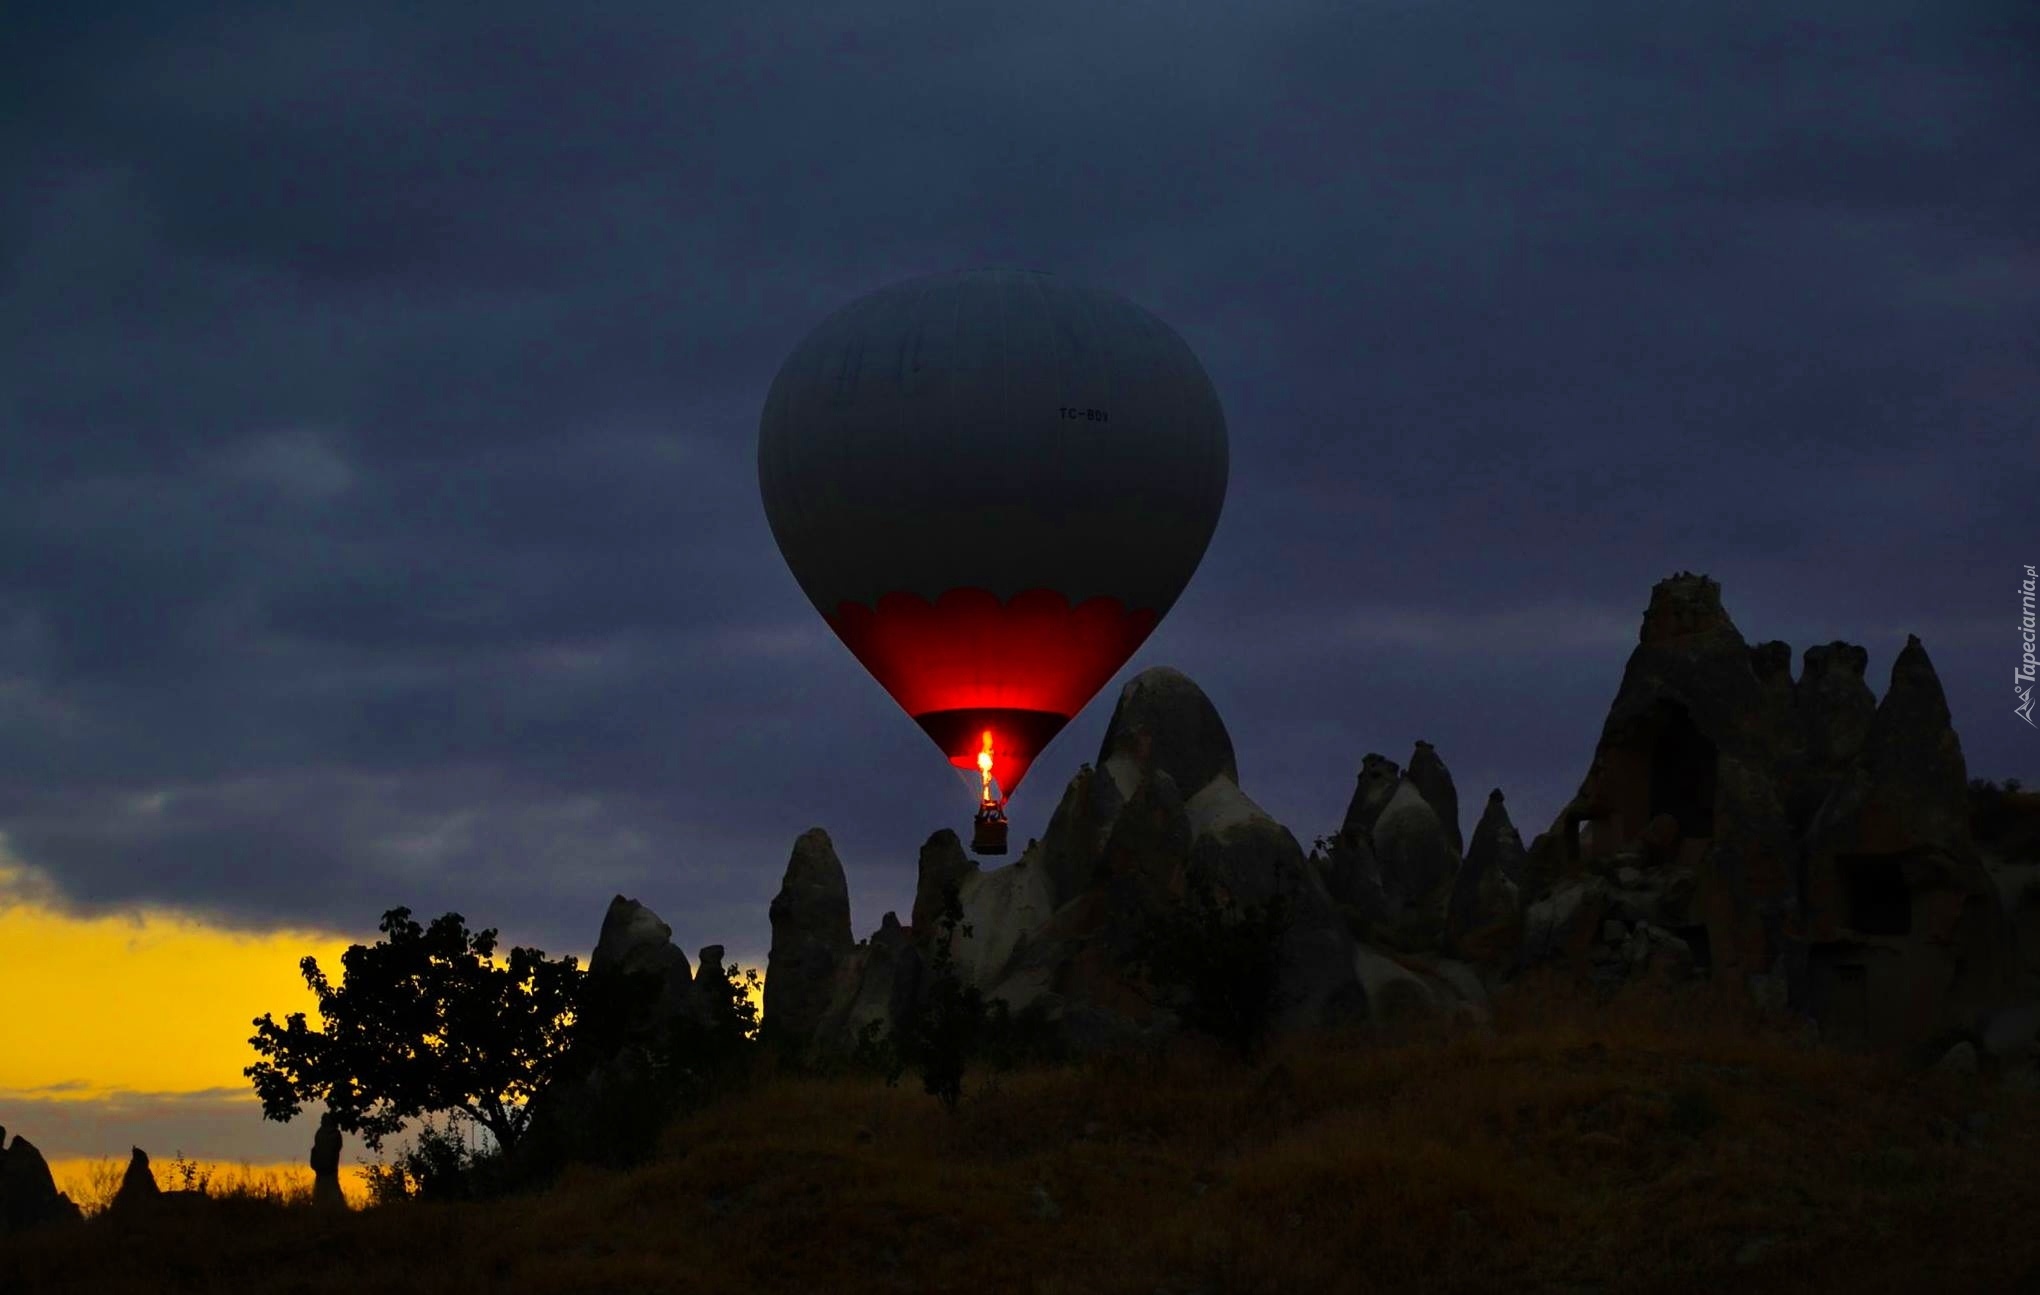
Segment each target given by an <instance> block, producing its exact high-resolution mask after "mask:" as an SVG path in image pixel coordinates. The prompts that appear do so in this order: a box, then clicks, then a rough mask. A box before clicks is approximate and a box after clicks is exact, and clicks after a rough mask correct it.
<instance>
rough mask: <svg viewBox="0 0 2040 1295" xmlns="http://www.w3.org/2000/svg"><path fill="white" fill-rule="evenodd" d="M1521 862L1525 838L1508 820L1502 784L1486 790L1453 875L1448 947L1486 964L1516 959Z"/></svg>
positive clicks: (1500, 964) (1505, 964)
mask: <svg viewBox="0 0 2040 1295" xmlns="http://www.w3.org/2000/svg"><path fill="white" fill-rule="evenodd" d="M1522 867H1523V838H1522V837H1520V836H1518V835H1517V834H1516V828H1515V825H1514V824H1512V823H1511V822H1509V811H1508V810H1507V809H1506V808H1505V807H1504V806H1503V804H1502V789H1501V788H1499V787H1497V788H1495V789H1494V790H1493V791H1491V792H1489V793H1488V799H1487V808H1485V809H1484V810H1482V811H1481V816H1480V822H1479V823H1477V824H1476V825H1475V826H1474V829H1473V843H1472V844H1471V845H1470V846H1468V847H1467V851H1466V861H1465V862H1464V863H1462V864H1460V865H1459V873H1458V875H1457V876H1456V877H1454V878H1453V881H1452V894H1451V897H1450V898H1449V899H1448V900H1447V901H1446V908H1445V947H1446V949H1447V950H1448V951H1449V952H1452V953H1455V954H1457V955H1458V956H1460V957H1463V958H1465V959H1467V960H1468V961H1470V962H1474V963H1476V964H1479V965H1481V966H1484V967H1491V968H1496V969H1501V968H1505V967H1508V966H1510V965H1511V964H1512V963H1513V962H1514V961H1515V956H1516V949H1517V947H1518V945H1519V944H1520V942H1521V925H1522V904H1521V900H1520V896H1519V893H1518V890H1517V884H1516V878H1517V876H1518V875H1520V874H1521V872H1522Z"/></svg>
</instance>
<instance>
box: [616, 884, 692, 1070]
mask: <svg viewBox="0 0 2040 1295" xmlns="http://www.w3.org/2000/svg"><path fill="white" fill-rule="evenodd" d="M588 975H589V977H590V980H591V983H592V984H594V985H596V986H598V988H597V989H596V991H595V992H598V993H602V992H609V993H613V994H620V995H622V996H623V997H625V998H627V999H628V1000H629V1002H630V1007H629V1008H628V1010H627V1019H626V1020H624V1021H622V1022H620V1023H619V1028H620V1030H621V1033H622V1034H623V1035H624V1036H626V1037H630V1038H644V1037H647V1036H649V1035H650V1034H652V1033H654V1032H656V1030H657V1029H658V1028H659V1027H660V1026H662V1025H664V1024H666V1023H668V1022H674V1021H687V1022H692V1023H695V1024H703V1023H705V1022H706V1020H707V1017H706V1014H705V1012H704V1010H703V1007H702V1004H701V1003H700V1002H699V1001H698V999H697V996H696V994H695V990H694V978H693V974H692V972H691V970H690V969H689V967H688V965H687V955H686V954H685V953H682V952H681V951H680V947H679V946H678V945H676V944H674V943H673V928H672V927H670V926H668V925H667V924H666V923H665V922H663V921H661V920H660V919H659V915H658V914H657V913H654V912H653V911H652V910H651V909H649V908H647V907H645V906H644V905H643V904H641V903H639V902H638V901H637V900H635V899H626V898H625V897H624V896H622V895H618V896H616V897H615V898H613V899H611V900H610V901H609V911H608V912H607V913H606V914H604V915H603V918H602V934H601V936H600V937H599V938H598V939H597V940H596V942H595V951H594V953H592V954H590V955H589V958H588ZM626 985H628V986H629V988H628V989H625V988H624V986H626Z"/></svg>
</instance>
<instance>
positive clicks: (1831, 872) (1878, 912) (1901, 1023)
mask: <svg viewBox="0 0 2040 1295" xmlns="http://www.w3.org/2000/svg"><path fill="white" fill-rule="evenodd" d="M1806 856H1807V857H1806V870H1805V896H1806V903H1805V912H1804V914H1803V920H1802V922H1801V924H1800V926H1799V929H1798V931H1797V932H1796V934H1798V935H1799V936H1800V937H1801V938H1802V939H1803V940H1804V941H1805V942H1806V945H1807V952H1808V963H1807V973H1806V974H1807V980H1806V987H1805V994H1804V1000H1805V1003H1806V1006H1807V1009H1808V1010H1809V1011H1810V1012H1811V1013H1812V1014H1813V1015H1814V1016H1815V1017H1816V1018H1817V1019H1819V1020H1820V1021H1821V1024H1822V1031H1823V1035H1824V1036H1825V1037H1828V1038H1831V1039H1834V1040H1836V1041H1838V1042H1845V1043H1852V1044H1861V1045H1868V1046H1872V1047H1894V1046H1895V1047H1930V1046H1932V1045H1933V1044H1934V1043H1935V1042H1936V1041H1937V1040H1939V1041H1941V1042H1942V1044H1943V1046H1945V1038H1944V1036H1948V1035H1950V1034H1953V1033H1960V1032H1968V1031H1972V1030H1973V1029H1974V1028H1975V1027H1976V1026H1977V1024H1978V1023H1979V1022H1980V1021H1981V1019H1982V1018H1983V1017H1984V1016H1985V1015H1986V1014H1987V1013H1988V1012H1989V1011H1990V1010H1992V1009H1993V1008H1995V1007H1997V1006H1999V1005H2000V1004H2001V1003H2002V1000H2003V998H2004V997H2005V995H2006V993H2007V991H2008V990H2009V989H2010V987H2011V986H2012V984H2013V981H2014V979H2015V976H2016V974H2017V970H2018V963H2017V949H2016V947H2015V939H2016V937H2015V934H2014V931H2013V928H2012V920H2011V917H2010V916H2009V915H2008V914H2007V913H2006V911H2005V908H2004V903H2003V899H2002V897H2001V895H2000V894H1999V892H1998V889H1997V887H1996V885H1995V884H1994V882H1993V881H1992V879H1991V877H1990V875H1989V873H1988V872H1986V871H1985V869H1984V866H1983V862H1982V860H1981V858H1980V857H1979V856H1978V853H1977V851H1976V848H1975V844H1974V842H1973V840H1972V839H1971V835H1970V829H1969V800H1968V773H1967V770H1966V768H1965V765H1964V762H1963V759H1962V745H1961V742H1960V741H1959V740H1958V739H1957V737H1956V735H1955V730H1954V728H1953V727H1952V725H1951V724H1950V722H1949V716H1948V703H1947V699H1946V697H1945V696H1944V694H1943V693H1942V690H1941V682H1940V679H1939V678H1938V677H1937V676H1936V675H1935V673H1934V667H1933V663H1932V662H1931V661H1929V660H1928V658H1927V653H1926V649H1925V648H1924V647H1922V646H1921V644H1920V641H1919V639H1918V638H1909V639H1908V640H1907V642H1906V646H1905V649H1904V651H1902V652H1900V653H1899V655H1898V659H1897V660H1896V661H1894V662H1893V663H1892V667H1891V685H1890V687H1889V688H1888V689H1887V690H1886V692H1885V694H1884V699H1883V701H1881V702H1880V703H1879V704H1878V706H1877V709H1876V711H1875V712H1874V714H1873V715H1872V716H1871V720H1870V724H1869V728H1868V732H1867V733H1866V734H1865V735H1864V737H1863V739H1862V743H1861V749H1860V754H1859V755H1858V756H1857V758H1856V759H1855V760H1854V761H1853V762H1851V763H1850V764H1849V765H1848V766H1847V768H1846V769H1844V770H1843V771H1842V772H1841V773H1840V774H1839V775H1838V777H1837V778H1836V781H1835V783H1834V787H1833V790H1832V791H1830V792H1829V794H1828V795H1827V797H1826V799H1825V800H1824V801H1823V802H1822V804H1821V806H1820V809H1819V810H1818V811H1817V812H1816V814H1815V815H1814V819H1813V822H1812V823H1811V824H1810V825H1809V827H1808V829H1807V836H1806Z"/></svg>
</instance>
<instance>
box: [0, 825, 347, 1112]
mask: <svg viewBox="0 0 2040 1295" xmlns="http://www.w3.org/2000/svg"><path fill="white" fill-rule="evenodd" d="M18 875H19V874H18V873H15V872H13V871H12V870H7V869H5V867H4V865H0V883H5V882H7V881H10V880H13V879H15V878H16V877H18ZM361 942H362V941H361V940H358V939H349V938H348V937H346V936H341V935H336V934H333V933H331V932H317V931H292V930H282V931H265V932H262V933H260V934H253V933H244V932H232V931H227V930H224V929H221V928H219V927H216V926H213V925H211V924H210V923H208V922H206V921H204V920H203V919H201V918H197V917H192V916H190V915H187V914H182V913H176V912H168V911H150V910H143V911H141V912H138V913H135V914H132V915H129V916H112V915H109V916H104V917H74V916H70V915H68V914H65V913H62V912H60V911H57V910H55V909H53V908H49V907H45V906H43V905H40V904H36V903H33V902H29V903H11V904H10V903H9V902H8V901H7V900H6V899H5V898H4V891H0V1021H6V1022H7V1032H8V1035H9V1037H11V1038H13V1039H15V1040H16V1041H18V1042H21V1041H26V1040H34V1044H33V1046H20V1047H12V1048H7V1049H0V1091H13V1092H16V1093H20V1094H24V1095H28V1094H32V1095H34V1096H37V1097H43V1098H64V1099H76V1100H91V1099H93V1098H96V1097H101V1096H104V1095H105V1094H107V1093H110V1092H118V1091H122V1090H127V1091H134V1092H156V1093H163V1092H195V1091H199V1090H202V1089H212V1088H246V1089H248V1091H249V1092H250V1093H251V1094H252V1093H253V1091H254V1090H253V1088H252V1087H251V1086H250V1085H249V1082H248V1080H247V1079H246V1078H245V1077H244V1076H243V1075H242V1074H241V1069H242V1067H244V1066H247V1065H250V1064H252V1063H253V1062H254V1061H255V1060H256V1059H257V1058H256V1056H255V1050H254V1049H253V1048H251V1047H250V1046H249V1045H248V1039H249V1037H250V1036H251V1035H253V1034H254V1033H255V1027H254V1026H253V1025H252V1024H251V1022H252V1021H253V1020H254V1019H255V1018H256V1017H258V1016H260V1015H262V1014H263V1013H264V1012H271V1013H273V1014H274V1015H275V1016H276V1019H277V1021H278V1022H279V1023H280V1022H281V1021H282V1020H283V1018H284V1017H285V1016H286V1015H288V1014H289V1013H291V1012H304V1013H306V1014H307V1015H308V1016H309V1017H310V1018H311V1021H312V1024H313V1025H314V1026H316V1025H317V1024H318V1019H319V1018H318V1000H317V999H316V998H314V997H313V996H312V992H311V990H309V989H307V988H306V987H305V982H304V978H303V976H301V975H300V974H299V972H298V960H299V959H301V958H303V957H304V956H305V955H306V954H311V955H313V956H314V957H316V958H318V960H319V966H320V967H321V968H323V969H325V970H326V971H327V974H328V975H330V976H332V977H333V978H334V979H335V980H337V979H338V978H339V974H340V955H341V953H342V952H343V951H344V950H345V949H346V948H347V946H348V945H350V944H356V943H361Z"/></svg>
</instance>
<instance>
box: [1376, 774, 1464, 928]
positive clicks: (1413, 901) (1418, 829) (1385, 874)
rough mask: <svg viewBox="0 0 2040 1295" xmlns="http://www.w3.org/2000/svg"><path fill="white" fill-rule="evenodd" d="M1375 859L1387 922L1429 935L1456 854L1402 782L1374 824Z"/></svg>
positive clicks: (1411, 787)
mask: <svg viewBox="0 0 2040 1295" xmlns="http://www.w3.org/2000/svg"><path fill="white" fill-rule="evenodd" d="M1374 857H1375V859H1376V860H1377V861H1378V864H1379V868H1380V874H1381V893H1382V897H1383V899H1384V900H1385V901H1386V903H1387V906H1388V917H1389V920H1390V921H1392V922H1395V923H1398V924H1401V925H1405V926H1407V927H1409V928H1410V929H1412V930H1414V931H1430V932H1433V935H1432V938H1433V939H1435V932H1436V930H1437V929H1438V928H1439V927H1440V926H1442V924H1443V922H1444V916H1445V913H1444V907H1445V898H1446V894H1447V892H1448V891H1449V889H1450V888H1451V885H1452V877H1453V874H1455V873H1456V872H1458V870H1459V852H1458V851H1456V850H1454V849H1453V848H1452V841H1451V838H1449V837H1448V836H1447V835H1446V833H1445V825H1444V824H1443V823H1441V822H1440V821H1439V819H1438V814H1437V812H1436V811H1435V810H1433V809H1432V808H1431V803H1430V802H1429V801H1428V800H1426V799H1424V796H1423V793H1422V792H1421V791H1419V790H1418V788H1417V785H1416V784H1415V783H1413V782H1411V781H1410V780H1409V779H1407V778H1405V779H1404V780H1403V782H1402V785H1401V786H1399V787H1397V788H1396V790H1395V795H1393V796H1391V797H1389V801H1388V805H1387V807H1386V808H1384V809H1383V810H1382V811H1381V817H1380V818H1379V819H1377V820H1376V821H1375V824H1374Z"/></svg>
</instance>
